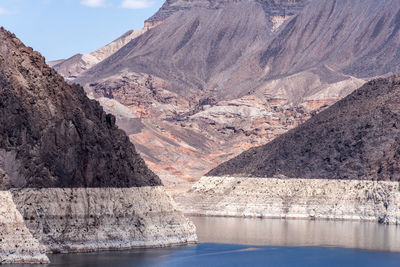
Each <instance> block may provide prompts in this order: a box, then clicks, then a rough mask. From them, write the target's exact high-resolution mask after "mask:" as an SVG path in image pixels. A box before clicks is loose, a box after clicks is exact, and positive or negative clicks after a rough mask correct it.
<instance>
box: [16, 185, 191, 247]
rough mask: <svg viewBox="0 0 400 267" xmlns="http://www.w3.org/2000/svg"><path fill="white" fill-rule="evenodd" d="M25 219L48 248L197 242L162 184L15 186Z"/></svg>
mask: <svg viewBox="0 0 400 267" xmlns="http://www.w3.org/2000/svg"><path fill="white" fill-rule="evenodd" d="M11 194H12V195H13V199H14V202H15V204H16V206H17V208H18V209H19V211H20V212H21V214H22V216H23V218H24V219H25V223H26V225H27V227H28V229H29V230H30V232H31V233H32V234H33V236H34V237H35V238H37V239H38V240H39V241H40V243H41V244H43V245H44V246H45V247H46V249H47V252H48V253H54V252H62V253H67V252H89V251H99V250H119V249H129V248H134V247H161V246H167V245H173V244H187V243H193V242H196V240H197V236H196V229H195V226H194V224H193V223H191V222H190V221H189V220H188V219H186V218H185V217H184V216H183V215H182V214H181V213H180V212H179V211H177V209H176V206H175V204H174V202H172V199H171V198H170V196H169V195H167V194H166V193H165V191H164V188H163V187H162V186H157V187H150V186H148V187H134V188H72V189H71V188H48V189H13V190H11Z"/></svg>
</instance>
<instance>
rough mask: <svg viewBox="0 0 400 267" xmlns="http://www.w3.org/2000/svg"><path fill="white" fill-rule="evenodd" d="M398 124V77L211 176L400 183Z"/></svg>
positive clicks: (364, 91) (382, 81)
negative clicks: (281, 176) (283, 177)
mask: <svg viewBox="0 0 400 267" xmlns="http://www.w3.org/2000/svg"><path fill="white" fill-rule="evenodd" d="M399 122H400V76H394V77H391V78H387V79H377V80H373V81H370V82H368V83H367V84H365V85H364V86H363V87H361V88H360V89H358V90H356V91H355V92H353V93H352V94H350V95H349V96H347V97H346V98H344V99H343V100H341V101H339V102H337V103H336V104H334V105H332V106H331V107H330V108H328V109H326V110H325V111H322V112H321V113H319V114H318V115H316V116H315V117H313V118H311V119H310V120H308V121H307V122H305V123H304V124H302V125H300V126H299V127H297V128H295V129H293V130H291V131H289V132H288V133H286V134H283V135H281V136H280V137H278V138H276V139H275V140H273V141H272V142H270V143H268V144H266V145H264V146H261V147H257V148H253V149H250V150H248V151H246V152H244V153H242V154H241V155H239V156H238V157H236V158H234V159H231V160H230V161H228V162H225V163H223V164H221V165H220V166H218V167H217V168H215V169H213V170H212V171H210V172H209V173H208V175H210V176H221V175H235V176H236V175H237V176H252V177H274V176H277V175H284V176H286V177H301V178H326V179H360V180H385V181H400V164H399V157H400V140H399V136H400V125H399Z"/></svg>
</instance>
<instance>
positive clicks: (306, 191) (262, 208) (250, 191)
mask: <svg viewBox="0 0 400 267" xmlns="http://www.w3.org/2000/svg"><path fill="white" fill-rule="evenodd" d="M176 201H177V202H178V203H179V207H180V209H182V210H183V211H184V212H185V213H186V214H191V215H205V216H235V217H260V218H287V219H328V220H361V221H374V222H380V223H386V224H400V207H399V205H398V203H399V201H400V186H399V183H398V182H390V181H361V180H326V179H298V178H291V179H284V178H267V179H266V178H248V177H202V178H201V179H200V180H199V181H198V182H197V183H196V184H195V185H194V186H193V187H192V189H191V190H190V191H189V192H188V193H187V194H185V195H178V196H176Z"/></svg>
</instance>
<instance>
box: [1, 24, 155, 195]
mask: <svg viewBox="0 0 400 267" xmlns="http://www.w3.org/2000/svg"><path fill="white" fill-rule="evenodd" d="M0 38H1V50H0V55H1V58H0V88H1V91H0V101H1V102H0V103H1V105H0V115H1V116H0V125H1V126H0V133H1V134H0V155H1V156H0V159H1V161H0V167H1V169H3V171H4V172H5V173H6V174H5V176H4V177H3V179H2V181H1V183H0V185H1V187H2V188H6V189H7V188H10V187H18V188H20V187H81V186H85V187H102V186H114V187H130V186H146V185H160V180H159V179H158V177H157V176H156V175H155V174H154V173H153V172H152V171H150V170H149V169H148V168H147V166H146V165H145V163H144V161H143V160H142V159H141V158H140V156H139V155H138V153H137V152H136V150H135V148H134V146H133V144H131V143H130V142H129V140H128V138H127V137H126V135H125V133H124V132H123V131H121V130H119V129H118V128H117V126H116V125H115V117H114V116H113V115H110V114H106V113H105V112H104V111H103V108H102V107H101V106H100V105H99V104H98V103H97V101H94V100H89V99H88V98H87V97H86V95H85V93H84V91H83V89H82V88H81V87H79V86H76V85H74V86H71V85H68V84H67V83H65V82H64V80H63V78H62V77H61V76H60V75H58V74H57V73H56V72H55V71H54V70H53V69H51V68H49V67H48V66H47V65H46V64H45V62H44V58H43V57H42V56H40V54H39V53H37V52H34V51H33V50H32V49H31V48H27V47H25V46H24V45H23V44H22V43H21V42H20V41H19V40H18V39H17V38H16V37H15V36H13V35H12V34H10V33H8V32H7V31H5V30H4V29H2V30H1V32H0Z"/></svg>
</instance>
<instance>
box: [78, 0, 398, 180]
mask: <svg viewBox="0 0 400 267" xmlns="http://www.w3.org/2000/svg"><path fill="white" fill-rule="evenodd" d="M399 12H400V7H399V5H397V4H396V1H394V0H384V1H376V0H365V1H361V0H356V1H346V0H336V1H320V0H310V1H206V0H199V1H166V2H165V3H164V5H163V6H162V7H161V9H160V10H159V11H158V12H157V13H156V14H155V15H154V16H152V17H151V18H149V19H148V20H147V21H146V23H147V24H146V25H152V26H153V28H152V29H150V30H149V31H147V32H146V33H144V34H142V35H140V36H139V37H137V38H134V39H133V40H131V41H130V42H129V43H127V44H126V45H125V46H124V47H122V48H121V49H120V50H118V51H117V52H115V53H114V54H113V55H111V56H110V57H108V58H107V59H105V60H103V61H102V62H100V63H98V64H96V65H95V66H93V67H91V68H90V69H89V70H87V71H85V72H84V73H83V74H82V75H80V76H79V77H78V78H77V79H75V80H73V81H74V82H78V83H81V84H82V85H83V86H84V88H85V90H86V92H87V94H88V95H89V96H91V97H94V98H96V99H100V101H102V99H104V98H108V99H111V100H112V101H117V102H119V103H121V104H123V105H125V106H126V107H128V108H129V109H130V110H131V111H132V112H133V114H135V117H136V118H135V119H132V118H123V116H122V117H121V116H120V115H119V114H118V111H117V109H116V111H115V112H114V113H115V114H116V115H117V117H118V118H119V119H118V120H117V124H118V125H120V127H121V128H123V129H124V130H125V131H126V132H127V133H128V134H129V136H130V139H131V140H132V142H134V143H135V144H136V146H137V149H138V151H139V152H140V153H141V155H142V156H143V158H144V159H145V160H146V162H147V163H148V164H149V165H150V167H151V168H152V169H153V170H154V171H155V172H157V173H158V174H159V175H161V178H163V179H164V181H166V178H165V177H170V175H173V176H178V177H180V178H184V179H186V180H193V179H194V180H196V179H198V178H199V177H200V176H201V175H203V174H204V173H206V172H207V171H209V170H210V169H212V168H213V167H216V166H217V165H218V164H219V163H222V162H223V161H226V160H228V159H230V158H232V157H234V156H236V155H238V154H240V153H241V152H243V151H245V150H247V149H248V148H251V147H255V146H259V145H262V144H265V143H267V142H269V141H271V140H272V139H274V138H275V137H276V136H279V135H280V134H282V133H284V132H286V131H287V130H289V129H291V128H293V127H296V126H297V125H299V124H301V123H302V122H304V121H305V120H307V119H308V118H310V117H311V116H312V115H314V114H316V113H318V112H320V111H321V110H323V109H325V108H326V107H328V106H329V105H331V104H333V103H335V102H336V101H338V100H340V99H341V98H343V97H345V96H347V95H348V94H350V93H351V92H353V91H354V90H355V89H357V88H359V87H360V86H361V85H362V84H364V83H365V81H367V80H368V79H371V78H375V77H378V76H387V75H391V74H392V73H397V72H398V71H399V69H398V65H397V64H396V60H397V56H398V55H397V52H398V47H399V46H400V33H399V31H398V28H399V27H398V16H399V15H398V14H400V13H399ZM108 102H109V101H108ZM168 179H169V178H168ZM171 179H172V180H174V179H173V178H171Z"/></svg>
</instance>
